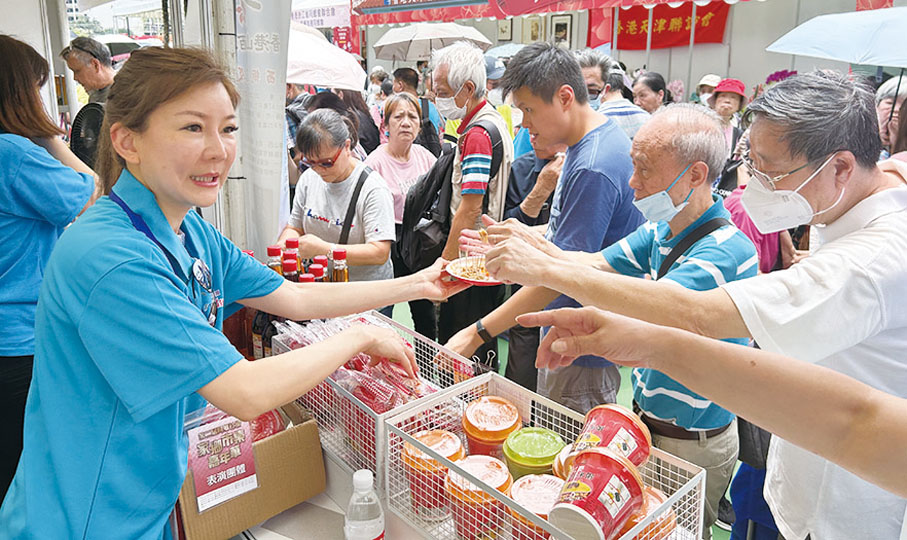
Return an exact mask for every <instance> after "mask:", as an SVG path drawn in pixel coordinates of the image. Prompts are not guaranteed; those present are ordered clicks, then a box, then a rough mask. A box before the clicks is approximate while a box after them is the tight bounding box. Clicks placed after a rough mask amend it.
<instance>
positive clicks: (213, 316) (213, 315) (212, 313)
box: [190, 257, 219, 326]
mask: <svg viewBox="0 0 907 540" xmlns="http://www.w3.org/2000/svg"><path fill="white" fill-rule="evenodd" d="M191 281H192V285H191V286H190V288H191V289H192V298H193V300H194V299H196V298H198V291H197V288H196V285H197V286H198V287H199V288H201V289H202V291H203V292H206V293H208V294H210V295H211V302H210V303H207V304H205V307H204V308H202V315H205V316H206V317H207V318H208V324H210V325H211V326H214V325H215V324H217V308H218V300H219V298H218V295H217V294H216V293H215V292H214V287H213V286H212V284H211V270H210V269H209V268H208V265H207V264H205V261H203V260H201V259H196V258H194V257H193V259H192V278H191Z"/></svg>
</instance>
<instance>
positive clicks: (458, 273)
mask: <svg viewBox="0 0 907 540" xmlns="http://www.w3.org/2000/svg"><path fill="white" fill-rule="evenodd" d="M446 270H447V273H448V274H450V275H452V276H453V277H455V278H457V279H459V280H460V281H465V282H466V283H470V284H472V285H479V286H483V285H500V284H501V283H502V282H501V281H498V280H496V279H495V278H493V277H491V274H489V273H488V270H487V269H486V268H485V256H484V255H474V256H471V257H460V258H459V259H456V260H453V261H450V263H448V264H447V268H446Z"/></svg>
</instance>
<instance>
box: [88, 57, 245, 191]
mask: <svg viewBox="0 0 907 540" xmlns="http://www.w3.org/2000/svg"><path fill="white" fill-rule="evenodd" d="M212 83H220V84H222V85H224V88H225V89H226V90H227V94H228V95H229V96H230V101H231V102H232V103H233V106H234V107H236V106H237V105H238V104H239V92H237V91H236V87H235V86H234V85H233V82H232V81H231V80H230V77H229V76H228V75H227V72H226V71H225V70H224V68H223V67H222V66H221V65H220V64H219V63H218V62H217V60H215V59H214V57H213V56H211V54H210V53H209V52H208V51H205V50H203V49H182V48H168V49H165V48H162V47H143V48H141V49H136V50H135V51H133V52H132V55H131V56H130V57H129V60H127V61H126V62H125V63H124V64H123V67H122V68H121V69H120V71H119V72H118V73H117V75H116V77H115V78H114V79H113V85H112V86H111V87H110V93H109V94H108V96H107V103H106V105H105V110H104V125H103V126H102V127H101V140H100V146H99V147H98V159H97V162H96V163H95V170H96V171H97V172H98V176H100V177H101V184H102V186H103V188H104V194H105V195H106V194H108V193H110V189H111V188H113V185H114V184H115V183H116V181H117V179H118V178H119V177H120V173H122V172H123V168H125V167H126V162H125V161H123V158H121V157H120V156H119V155H118V154H117V153H116V151H115V150H114V149H113V145H112V143H111V140H110V127H111V126H113V125H114V124H116V123H119V124H121V125H123V126H124V127H126V128H128V129H130V130H132V131H135V132H138V133H141V132H143V131H145V129H146V128H147V127H148V118H149V117H150V116H151V113H153V112H154V111H155V109H157V108H158V107H160V106H161V105H163V104H164V103H167V102H168V101H170V100H172V99H175V98H177V97H179V96H181V95H183V94H184V93H186V92H188V91H190V90H192V89H194V88H196V87H198V86H201V85H208V84H212ZM161 159H166V156H161Z"/></svg>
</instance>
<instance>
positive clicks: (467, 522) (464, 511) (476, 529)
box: [444, 455, 513, 540]
mask: <svg viewBox="0 0 907 540" xmlns="http://www.w3.org/2000/svg"><path fill="white" fill-rule="evenodd" d="M456 463H457V465H458V466H460V467H461V468H462V469H463V470H465V471H466V472H468V473H469V474H471V475H473V476H475V477H476V478H478V479H479V480H481V481H483V482H485V483H486V484H488V485H489V486H491V487H493V488H494V489H496V490H498V491H500V492H501V493H504V494H507V495H509V494H510V486H511V484H513V477H511V476H510V472H509V471H508V470H507V465H505V464H504V462H503V461H501V460H499V459H495V458H493V457H490V456H482V455H476V456H468V457H465V458H463V459H461V460H460V461H457V462H456ZM444 490H445V491H446V492H447V497H448V500H449V501H450V511H451V514H452V515H453V522H454V527H455V528H456V531H457V535H458V537H459V538H463V539H465V540H484V539H487V538H496V537H497V536H498V531H499V530H500V528H501V521H502V518H503V517H504V505H503V504H502V503H501V502H499V501H498V500H497V499H495V498H494V497H492V496H491V495H490V494H489V493H486V492H485V491H484V490H483V489H482V488H480V487H479V486H476V485H475V484H473V483H472V482H470V481H469V480H467V479H466V478H464V477H463V476H461V475H459V474H457V473H456V472H453V471H450V472H449V473H448V474H447V478H446V479H445V480H444Z"/></svg>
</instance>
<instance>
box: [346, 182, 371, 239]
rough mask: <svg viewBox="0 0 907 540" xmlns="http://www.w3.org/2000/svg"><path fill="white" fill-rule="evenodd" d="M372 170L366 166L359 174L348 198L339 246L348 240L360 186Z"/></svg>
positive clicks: (360, 189) (360, 190)
mask: <svg viewBox="0 0 907 540" xmlns="http://www.w3.org/2000/svg"><path fill="white" fill-rule="evenodd" d="M370 174H372V170H371V169H370V168H369V167H368V166H367V165H366V166H365V167H363V168H362V172H361V173H360V174H359V180H357V181H356V188H355V189H353V196H352V197H350V205H349V206H348V207H347V209H346V218H345V219H344V220H343V229H341V231H340V241H339V242H338V243H340V244H346V243H347V241H348V240H349V239H350V228H352V226H353V216H354V215H356V203H358V202H359V194H360V193H361V192H362V185H363V184H365V180H366V179H367V178H368V175H370Z"/></svg>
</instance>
